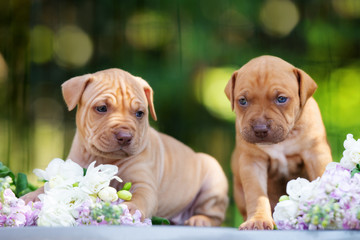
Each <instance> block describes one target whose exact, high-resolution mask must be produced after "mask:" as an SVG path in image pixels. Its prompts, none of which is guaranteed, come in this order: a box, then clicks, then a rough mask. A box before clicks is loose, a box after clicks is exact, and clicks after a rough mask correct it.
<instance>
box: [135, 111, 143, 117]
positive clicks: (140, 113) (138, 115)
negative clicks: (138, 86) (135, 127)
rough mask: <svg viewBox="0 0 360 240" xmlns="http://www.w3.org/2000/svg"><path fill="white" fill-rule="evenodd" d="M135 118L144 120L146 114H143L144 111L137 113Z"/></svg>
mask: <svg viewBox="0 0 360 240" xmlns="http://www.w3.org/2000/svg"><path fill="white" fill-rule="evenodd" d="M135 116H136V117H137V118H142V117H143V116H144V112H143V111H137V112H136V113H135Z"/></svg>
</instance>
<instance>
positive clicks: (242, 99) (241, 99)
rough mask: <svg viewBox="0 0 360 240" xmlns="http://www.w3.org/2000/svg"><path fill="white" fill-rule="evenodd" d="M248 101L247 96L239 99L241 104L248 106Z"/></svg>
mask: <svg viewBox="0 0 360 240" xmlns="http://www.w3.org/2000/svg"><path fill="white" fill-rule="evenodd" d="M247 103H248V102H247V100H246V98H244V97H242V98H240V99H239V104H240V105H241V106H246V105H247Z"/></svg>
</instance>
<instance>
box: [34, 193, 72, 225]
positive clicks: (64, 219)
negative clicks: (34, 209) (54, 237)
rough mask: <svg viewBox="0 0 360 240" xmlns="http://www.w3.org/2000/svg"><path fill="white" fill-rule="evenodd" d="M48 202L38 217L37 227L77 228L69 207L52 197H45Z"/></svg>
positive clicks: (45, 202)
mask: <svg viewBox="0 0 360 240" xmlns="http://www.w3.org/2000/svg"><path fill="white" fill-rule="evenodd" d="M43 197H44V198H45V199H46V200H45V201H44V205H43V207H42V208H41V211H40V213H39V216H38V220H37V225H38V226H46V227H69V226H75V225H76V221H75V219H74V217H73V216H72V215H71V213H70V212H69V209H68V207H67V206H66V205H65V204H62V203H60V202H58V201H56V200H55V199H53V198H52V197H47V196H46V195H44V196H43Z"/></svg>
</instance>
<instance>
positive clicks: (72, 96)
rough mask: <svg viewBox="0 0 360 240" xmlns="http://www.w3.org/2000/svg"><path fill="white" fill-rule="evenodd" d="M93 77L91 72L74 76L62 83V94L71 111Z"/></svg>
mask: <svg viewBox="0 0 360 240" xmlns="http://www.w3.org/2000/svg"><path fill="white" fill-rule="evenodd" d="M91 78H92V75H91V74H86V75H83V76H79V77H73V78H71V79H69V80H67V81H66V82H64V83H63V84H62V85H61V87H62V94H63V97H64V100H65V103H66V105H67V107H68V109H69V111H71V110H73V109H74V108H75V107H76V105H77V104H78V103H79V101H80V98H81V95H82V94H83V92H84V90H85V88H86V85H87V84H88V82H89V80H90V79H91Z"/></svg>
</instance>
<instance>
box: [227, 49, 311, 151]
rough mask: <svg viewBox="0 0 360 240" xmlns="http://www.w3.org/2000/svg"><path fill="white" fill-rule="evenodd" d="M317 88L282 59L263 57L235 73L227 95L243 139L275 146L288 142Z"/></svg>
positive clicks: (299, 71)
mask: <svg viewBox="0 0 360 240" xmlns="http://www.w3.org/2000/svg"><path fill="white" fill-rule="evenodd" d="M316 88H317V85H316V83H315V82H314V80H313V79H312V78H311V77H310V76H309V75H307V74H306V73H305V72H304V71H302V70H300V69H298V68H295V67H294V66H292V65H291V64H289V63H287V62H285V61H284V60H282V59H280V58H277V57H273V56H261V57H258V58H255V59H253V60H251V61H250V62H248V63H247V64H245V65H244V66H243V67H241V68H240V69H239V70H237V71H235V72H234V73H233V75H232V77H231V79H230V80H229V82H228V84H227V85H226V88H225V93H226V96H227V97H228V98H229V100H230V102H231V107H232V109H233V110H235V113H236V128H237V131H239V132H240V134H241V136H242V138H243V139H244V140H246V141H247V142H250V143H260V144H272V143H278V142H281V141H283V140H284V139H285V138H286V136H287V135H288V133H289V132H290V130H291V129H292V128H293V126H294V125H295V122H296V120H297V119H298V118H299V117H300V114H301V111H302V109H303V107H304V106H305V103H306V101H307V100H308V98H310V97H311V96H312V94H313V93H314V92H315V90H316Z"/></svg>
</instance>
